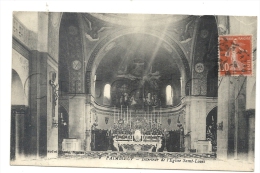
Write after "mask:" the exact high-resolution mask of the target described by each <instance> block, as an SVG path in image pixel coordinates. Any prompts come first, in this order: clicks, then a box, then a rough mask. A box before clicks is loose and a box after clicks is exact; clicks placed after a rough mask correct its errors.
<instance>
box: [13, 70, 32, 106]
mask: <svg viewBox="0 0 260 173" xmlns="http://www.w3.org/2000/svg"><path fill="white" fill-rule="evenodd" d="M11 101H12V103H11V104H12V105H26V104H28V102H27V99H26V96H25V91H24V85H23V83H22V80H21V78H20V76H19V74H18V73H17V72H16V71H15V70H14V69H13V70H12V99H11Z"/></svg>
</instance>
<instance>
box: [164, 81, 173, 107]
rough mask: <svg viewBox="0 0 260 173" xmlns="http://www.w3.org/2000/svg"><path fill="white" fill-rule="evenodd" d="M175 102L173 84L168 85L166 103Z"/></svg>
mask: <svg viewBox="0 0 260 173" xmlns="http://www.w3.org/2000/svg"><path fill="white" fill-rule="evenodd" d="M172 104H173V90H172V87H171V85H167V87H166V105H172Z"/></svg>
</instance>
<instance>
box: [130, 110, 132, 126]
mask: <svg viewBox="0 0 260 173" xmlns="http://www.w3.org/2000/svg"><path fill="white" fill-rule="evenodd" d="M131 120H132V117H131V111H130V128H131Z"/></svg>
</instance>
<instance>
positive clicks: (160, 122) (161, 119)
mask: <svg viewBox="0 0 260 173" xmlns="http://www.w3.org/2000/svg"><path fill="white" fill-rule="evenodd" d="M160 124H162V113H161V107H160Z"/></svg>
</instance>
